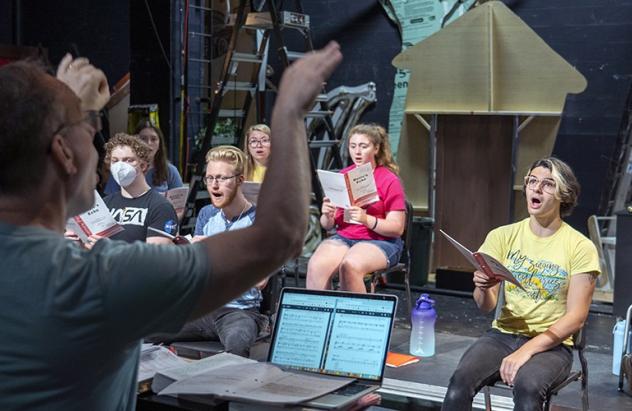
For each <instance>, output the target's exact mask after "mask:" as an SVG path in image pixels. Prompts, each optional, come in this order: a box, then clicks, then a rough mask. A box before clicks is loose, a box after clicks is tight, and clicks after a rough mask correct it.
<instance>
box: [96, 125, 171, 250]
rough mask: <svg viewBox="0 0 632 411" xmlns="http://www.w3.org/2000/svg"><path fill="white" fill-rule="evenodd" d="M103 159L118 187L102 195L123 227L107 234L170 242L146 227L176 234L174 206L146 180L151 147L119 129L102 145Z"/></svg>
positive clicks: (131, 239)
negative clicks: (104, 151)
mask: <svg viewBox="0 0 632 411" xmlns="http://www.w3.org/2000/svg"><path fill="white" fill-rule="evenodd" d="M105 147H106V155H105V160H106V162H108V163H109V164H110V173H111V176H112V178H114V180H115V181H116V182H117V183H118V184H119V186H120V187H121V189H120V190H119V191H117V192H114V193H112V194H110V195H108V196H107V197H105V198H104V199H103V201H104V202H105V204H106V205H107V206H108V208H109V209H110V213H111V214H112V216H113V217H114V219H115V220H116V221H117V222H118V223H119V224H121V225H122V226H123V227H124V228H125V230H123V231H121V232H120V233H118V234H115V235H113V236H112V237H110V238H111V239H113V240H123V241H127V242H129V243H132V242H134V241H146V242H148V243H154V244H171V239H170V238H167V237H163V236H161V235H160V233H158V232H155V231H153V230H148V228H149V227H152V228H155V229H158V230H161V231H165V232H167V233H169V234H172V235H175V234H177V232H178V219H177V216H176V212H175V210H174V209H173V206H172V205H171V203H169V201H167V200H166V199H165V198H164V197H163V196H162V195H161V194H159V193H158V192H156V191H155V190H153V189H151V187H150V186H149V184H147V181H146V180H145V175H144V173H145V171H147V167H148V164H149V157H150V153H151V148H150V147H149V146H148V145H147V144H146V143H144V142H143V141H142V140H140V139H139V138H138V137H136V136H130V135H128V134H123V133H118V134H116V135H115V136H114V137H112V138H111V139H110V141H108V142H107V144H106V145H105Z"/></svg>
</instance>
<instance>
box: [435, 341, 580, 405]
mask: <svg viewBox="0 0 632 411" xmlns="http://www.w3.org/2000/svg"><path fill="white" fill-rule="evenodd" d="M529 339H530V338H529V337H525V336H522V335H517V334H506V333H502V332H500V331H498V330H496V329H490V330H487V332H486V333H485V334H483V336H482V337H481V338H479V339H478V340H477V341H476V342H475V343H474V344H472V345H471V346H470V347H469V348H468V349H467V351H465V353H464V354H463V357H461V360H460V361H459V365H458V366H457V368H456V371H454V374H453V375H452V378H450V384H449V385H448V392H447V393H446V396H445V399H444V401H443V406H442V407H441V410H445V411H456V410H458V411H461V410H471V409H472V400H473V399H474V396H475V395H476V393H477V392H478V391H480V390H481V388H483V387H484V386H486V385H488V384H491V383H493V382H496V381H499V380H500V372H499V369H500V363H501V362H502V360H503V358H505V357H506V356H508V355H509V354H511V353H513V352H514V351H516V350H517V349H518V348H520V347H522V346H523V345H524V344H525V343H526V342H527V341H529ZM572 364H573V353H572V350H571V349H570V348H569V347H567V346H565V345H563V344H560V345H558V346H557V347H554V348H552V349H550V350H548V351H544V352H541V353H538V354H535V355H534V356H533V357H531V359H529V361H527V362H526V363H525V364H524V365H523V366H522V367H520V369H519V370H518V373H517V374H516V378H515V380H514V387H513V396H514V404H515V406H514V411H527V410H528V411H535V410H538V411H541V410H542V404H543V403H544V400H545V398H546V393H547V392H548V389H549V388H550V387H551V386H552V385H554V384H558V383H560V382H562V381H563V380H564V379H565V378H566V377H568V375H569V373H570V370H571V366H572Z"/></svg>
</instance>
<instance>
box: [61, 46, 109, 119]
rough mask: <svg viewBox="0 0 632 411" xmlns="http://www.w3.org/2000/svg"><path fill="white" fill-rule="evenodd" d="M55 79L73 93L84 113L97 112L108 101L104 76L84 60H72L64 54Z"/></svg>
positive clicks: (107, 89) (80, 58) (106, 82)
mask: <svg viewBox="0 0 632 411" xmlns="http://www.w3.org/2000/svg"><path fill="white" fill-rule="evenodd" d="M57 79H58V80H60V81H61V82H63V83H65V84H66V85H67V86H68V87H70V89H71V90H72V91H74V92H75V94H76V95H77V97H79V99H80V100H81V109H82V110H84V111H88V110H94V111H99V110H101V109H102V108H103V107H104V106H105V104H106V103H107V102H108V100H109V99H110V90H109V88H108V81H107V78H106V77H105V74H103V72H102V71H101V70H99V69H98V68H96V67H94V66H93V65H92V64H90V62H89V61H88V59H86V58H82V57H79V58H76V59H73V58H72V56H71V55H70V54H66V55H65V56H64V58H62V59H61V62H60V63H59V66H58V67H57Z"/></svg>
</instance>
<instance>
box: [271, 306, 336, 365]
mask: <svg viewBox="0 0 632 411" xmlns="http://www.w3.org/2000/svg"><path fill="white" fill-rule="evenodd" d="M332 311H333V309H315V308H314V309H311V308H310V307H306V306H301V307H297V308H291V307H284V309H283V312H282V313H281V317H280V318H278V319H277V327H279V330H277V338H276V341H275V346H274V350H273V355H272V358H271V359H270V361H271V362H273V363H274V364H279V365H295V366H301V367H307V368H310V369H313V370H318V369H319V368H320V364H321V362H322V356H323V348H324V345H325V338H326V337H327V327H328V325H329V318H330V317H331V312H332ZM271 349H272V348H271Z"/></svg>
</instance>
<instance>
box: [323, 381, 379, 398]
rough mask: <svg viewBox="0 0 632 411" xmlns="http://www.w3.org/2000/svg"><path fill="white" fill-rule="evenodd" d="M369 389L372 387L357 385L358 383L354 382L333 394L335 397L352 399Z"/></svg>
mask: <svg viewBox="0 0 632 411" xmlns="http://www.w3.org/2000/svg"><path fill="white" fill-rule="evenodd" d="M369 387H371V386H370V385H366V384H361V383H357V382H356V383H354V382H352V383H351V384H349V385H345V386H344V387H342V388H341V389H339V390H336V391H334V392H332V394H334V395H342V396H345V397H350V396H352V395H355V394H357V393H359V392H360V391H364V390H366V389H367V388H369Z"/></svg>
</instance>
